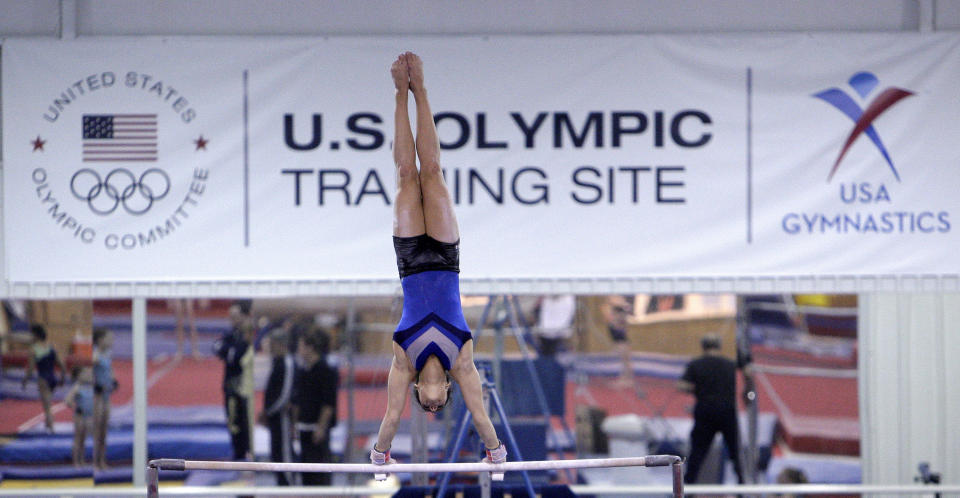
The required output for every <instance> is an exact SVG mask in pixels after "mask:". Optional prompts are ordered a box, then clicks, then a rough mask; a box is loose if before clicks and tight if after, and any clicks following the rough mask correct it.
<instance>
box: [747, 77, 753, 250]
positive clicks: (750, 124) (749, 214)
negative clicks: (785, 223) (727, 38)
mask: <svg viewBox="0 0 960 498" xmlns="http://www.w3.org/2000/svg"><path fill="white" fill-rule="evenodd" d="M752 243H753V68H752V67H750V66H747V244H752Z"/></svg>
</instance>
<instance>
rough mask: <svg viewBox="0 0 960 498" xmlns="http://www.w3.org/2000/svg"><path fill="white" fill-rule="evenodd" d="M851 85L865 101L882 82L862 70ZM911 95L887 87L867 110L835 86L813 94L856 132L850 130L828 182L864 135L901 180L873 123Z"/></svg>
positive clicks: (895, 176)
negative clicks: (844, 118) (852, 146)
mask: <svg viewBox="0 0 960 498" xmlns="http://www.w3.org/2000/svg"><path fill="white" fill-rule="evenodd" d="M848 83H849V84H850V87H851V88H853V90H854V91H855V92H856V93H857V94H858V95H860V99H861V100H864V101H865V100H866V99H867V97H868V96H869V95H870V93H871V92H873V90H874V89H876V87H877V85H878V84H879V83H880V80H878V79H877V77H876V76H874V75H873V73H868V72H866V71H863V72H859V73H856V74H854V75H853V76H851V77H850V80H849V81H848ZM911 95H913V92H911V91H909V90H904V89H903V88H897V87H894V86H891V87H887V88H885V89H884V90H883V91H881V92H880V93H879V94H878V95H877V96H876V97H874V98H873V100H871V101H870V102H869V103H868V104H867V106H866V108H862V107H860V105H859V104H857V102H856V101H855V100H854V99H853V97H851V96H850V95H849V94H848V93H847V92H845V91H843V90H841V89H839V88H836V87H833V88H828V89H826V90H823V91H821V92H818V93H815V94H813V96H814V97H816V98H818V99H821V100H823V101H824V102H826V103H828V104H830V105H832V106H833V107H835V108H836V109H837V110H838V111H840V112H842V113H843V114H845V115H846V116H847V117H848V118H850V120H851V121H853V129H852V130H850V133H849V135H847V139H846V141H845V142H844V143H843V147H842V148H841V149H840V154H839V155H838V156H837V160H836V161H834V163H833V167H832V168H830V175H828V176H827V182H829V181H830V180H831V179H833V175H834V173H836V172H837V169H838V168H839V167H840V162H841V161H843V156H845V155H846V154H847V151H848V150H850V146H851V145H853V143H854V142H855V141H856V140H857V138H858V137H859V136H860V135H861V134H864V133H865V134H866V135H867V137H869V138H870V141H872V142H873V145H875V146H876V147H877V150H878V151H879V152H880V154H882V155H883V158H884V159H885V160H886V161H887V165H888V166H890V171H892V172H893V176H894V178H896V179H897V181H898V182H899V181H900V174H899V173H898V172H897V168H896V166H894V165H893V160H892V159H890V154H889V153H888V152H887V147H886V146H885V145H883V140H882V139H881V138H880V134H879V133H877V130H876V128H874V126H873V122H874V121H875V120H876V119H877V118H878V117H880V115H881V114H883V113H884V112H886V111H887V110H888V109H890V108H891V107H893V105H894V104H896V103H897V102H900V101H901V100H903V99H905V98H907V97H909V96H911Z"/></svg>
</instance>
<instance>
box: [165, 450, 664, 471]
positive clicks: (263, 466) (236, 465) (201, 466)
mask: <svg viewBox="0 0 960 498" xmlns="http://www.w3.org/2000/svg"><path fill="white" fill-rule="evenodd" d="M679 461H680V457H676V456H662V455H654V456H651V457H628V458H591V459H584V460H543V461H533V462H506V463H501V464H496V465H495V464H491V463H485V462H465V463H394V464H390V465H373V464H371V463H290V462H221V461H213V460H173V459H159V460H152V461H150V466H154V467H157V468H158V469H160V470H238V471H245V470H252V471H262V472H356V473H367V474H375V473H384V472H387V473H400V472H511V471H518V470H551V469H589V468H598V467H662V466H667V465H672V464H673V463H675V462H679Z"/></svg>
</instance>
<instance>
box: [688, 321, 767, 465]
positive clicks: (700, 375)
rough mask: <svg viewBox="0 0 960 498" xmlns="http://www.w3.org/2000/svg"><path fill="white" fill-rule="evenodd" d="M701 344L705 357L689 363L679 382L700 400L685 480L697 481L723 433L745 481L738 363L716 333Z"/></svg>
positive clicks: (747, 374) (691, 434) (696, 410)
mask: <svg viewBox="0 0 960 498" xmlns="http://www.w3.org/2000/svg"><path fill="white" fill-rule="evenodd" d="M700 345H701V346H702V348H703V356H701V357H699V358H696V359H694V360H693V361H691V362H690V363H689V364H687V368H686V370H685V371H684V372H683V377H682V378H681V379H680V381H679V382H678V384H677V387H678V388H679V389H680V390H681V391H685V392H688V393H692V394H693V395H694V397H695V398H696V400H697V402H696V405H695V406H694V409H693V430H692V431H691V432H690V458H688V459H687V473H686V475H685V476H684V479H683V480H684V482H686V483H688V484H690V483H694V482H696V480H697V474H698V473H699V472H700V465H701V464H702V463H703V459H704V458H705V457H706V456H707V452H708V451H709V450H710V445H711V444H712V443H713V437H714V436H715V435H716V434H717V432H720V433H721V434H723V442H724V444H725V445H726V447H727V452H728V453H729V454H730V459H731V460H733V469H734V470H735V471H736V473H737V482H739V483H741V484H743V472H742V471H741V469H740V443H739V428H738V424H737V400H736V390H737V364H736V363H734V362H733V361H732V360H729V359H727V358H725V357H724V356H722V355H721V354H720V338H719V337H717V336H716V335H712V334H711V335H707V336H704V337H703V339H702V340H701V341H700ZM743 374H744V376H747V377H749V376H750V375H751V373H750V370H749V366H745V367H744V369H743Z"/></svg>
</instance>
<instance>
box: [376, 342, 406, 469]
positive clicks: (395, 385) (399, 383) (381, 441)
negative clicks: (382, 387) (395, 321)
mask: <svg viewBox="0 0 960 498" xmlns="http://www.w3.org/2000/svg"><path fill="white" fill-rule="evenodd" d="M393 346H394V349H396V348H397V347H398V346H397V345H396V344H394V345H393ZM413 375H414V372H413V371H412V368H411V367H410V365H409V362H408V361H407V360H406V358H403V359H401V358H399V357H398V356H397V353H396V352H394V356H393V363H391V364H390V374H389V375H388V376H387V412H386V413H385V414H384V415H383V422H381V423H380V432H379V433H377V442H376V444H374V445H373V449H375V450H377V451H379V452H386V451H387V450H389V449H390V445H391V443H393V436H395V435H396V434H397V424H399V422H400V416H401V415H402V414H403V409H404V407H405V406H406V405H407V394H408V393H409V391H410V382H411V381H412V380H413Z"/></svg>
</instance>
